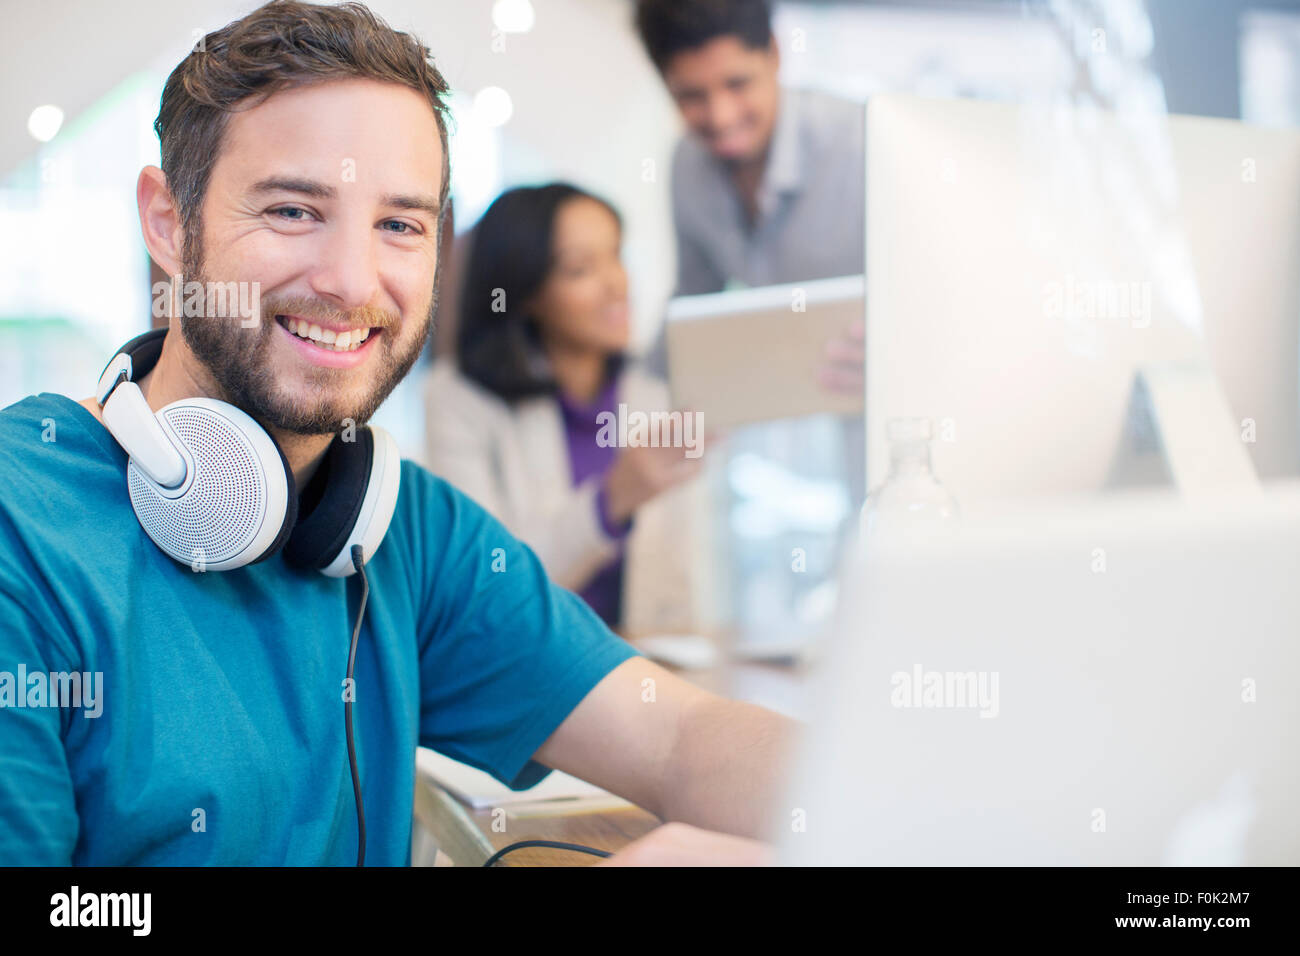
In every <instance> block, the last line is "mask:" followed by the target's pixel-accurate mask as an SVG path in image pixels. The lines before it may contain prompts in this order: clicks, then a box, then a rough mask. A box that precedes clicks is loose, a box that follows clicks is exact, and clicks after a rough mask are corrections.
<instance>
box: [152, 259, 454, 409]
mask: <svg viewBox="0 0 1300 956" xmlns="http://www.w3.org/2000/svg"><path fill="white" fill-rule="evenodd" d="M191 281H196V282H199V283H201V284H202V287H203V288H204V289H205V290H206V289H207V288H209V286H208V278H207V276H205V275H203V273H202V259H201V256H200V257H198V259H197V263H191V264H188V265H187V266H186V275H185V277H184V282H185V284H186V285H188V284H189V283H190V282H191ZM177 294H178V296H179V290H178V292H177ZM437 298H438V293H437V285H436V281H435V285H434V292H433V296H432V298H431V300H430V303H429V309H428V311H427V312H426V314H425V316H424V320H423V321H424V328H423V330H422V332H421V334H420V335H418V336H415V337H413V338H412V341H411V342H410V344H409V345H408V346H406V347H405V348H404V349H403V350H402V351H401V352H400V353H397V352H395V351H394V341H393V339H394V337H395V335H396V332H397V329H398V328H399V327H400V325H401V316H400V315H398V314H397V313H395V312H390V311H386V310H382V309H374V308H369V307H366V308H362V309H352V310H349V311H343V310H339V309H335V308H332V307H331V306H329V305H328V304H327V303H325V302H323V301H321V300H320V299H313V298H303V297H284V296H268V297H265V298H263V299H262V300H261V304H260V313H259V314H260V324H259V325H258V326H257V327H255V328H244V327H243V326H242V325H241V321H240V317H239V316H238V315H235V316H226V317H220V316H214V317H194V318H182V320H181V334H182V335H183V336H184V338H185V343H186V344H187V345H188V346H189V347H190V351H191V352H193V353H194V355H195V357H196V358H198V360H199V361H200V362H202V363H203V365H204V366H205V367H206V368H207V370H208V371H209V372H210V373H211V374H212V377H213V378H214V379H215V380H216V383H217V385H218V386H219V387H220V389H221V390H222V392H223V393H224V399H225V401H227V402H230V403H231V404H232V405H235V406H236V407H238V408H241V409H243V410H244V411H245V412H247V413H248V414H249V415H251V416H252V417H253V418H255V419H256V420H257V421H259V422H260V423H261V424H262V425H263V426H265V427H270V428H275V429H279V430H282V431H286V432H292V433H295V434H300V435H328V434H338V433H339V432H341V431H342V430H343V429H344V428H345V427H347V426H348V425H349V424H351V425H355V426H360V425H364V424H366V422H368V421H369V420H370V419H371V417H372V416H373V415H374V414H375V412H376V411H377V410H378V409H379V406H380V405H382V404H383V403H384V400H385V399H386V398H388V396H389V395H390V394H391V393H392V391H393V389H394V388H396V387H397V383H398V382H400V381H401V380H402V379H403V378H405V377H406V375H407V373H408V372H410V370H411V368H412V367H413V366H414V365H415V363H416V361H417V360H418V359H419V357H420V353H421V352H422V351H423V350H424V346H425V343H426V342H427V341H428V338H429V333H430V331H431V329H432V326H433V314H434V309H435V307H436V304H437ZM182 301H183V297H182ZM232 311H233V310H232ZM182 315H183V313H182ZM277 315H299V316H304V317H307V318H318V319H320V318H324V319H327V320H331V321H334V322H347V323H349V324H351V325H353V326H361V325H364V326H371V327H378V328H381V329H383V332H382V333H375V332H372V333H371V335H375V334H379V341H378V342H375V343H374V345H373V346H372V348H378V349H379V350H380V354H379V356H378V361H379V368H378V369H377V370H376V371H375V372H374V373H373V378H372V384H371V387H370V388H369V390H368V391H366V392H365V393H364V394H363V395H362V396H361V397H359V398H357V399H352V398H348V399H343V398H340V397H339V389H340V386H341V385H342V383H344V382H347V381H349V379H350V378H351V377H353V376H355V374H356V373H355V372H354V371H353V370H350V369H339V368H326V367H320V366H317V367H314V368H308V369H307V370H306V372H305V375H304V381H305V382H306V385H307V390H306V392H305V394H294V393H292V392H286V391H284V390H282V389H281V388H280V387H279V384H278V383H277V381H276V377H275V370H274V369H273V368H272V366H271V362H270V356H271V349H272V339H273V337H274V336H276V335H277V334H279V333H278V332H277V329H276V326H277V325H278V324H279V323H278V322H276V316H277ZM370 361H371V362H374V361H375V359H374V358H372V359H370Z"/></svg>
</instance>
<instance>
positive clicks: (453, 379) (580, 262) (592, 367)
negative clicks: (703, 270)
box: [425, 183, 709, 635]
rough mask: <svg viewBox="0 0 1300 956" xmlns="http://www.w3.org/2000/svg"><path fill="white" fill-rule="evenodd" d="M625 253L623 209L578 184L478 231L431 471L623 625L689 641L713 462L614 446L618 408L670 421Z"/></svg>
mask: <svg viewBox="0 0 1300 956" xmlns="http://www.w3.org/2000/svg"><path fill="white" fill-rule="evenodd" d="M621 240H622V224H621V221H620V219H619V216H618V214H617V213H616V212H615V211H614V209H613V208H612V207H611V206H610V205H609V204H608V203H607V202H605V201H604V200H601V199H598V198H596V197H595V196H592V195H591V194H589V193H587V192H584V191H583V190H580V189H578V188H576V187H574V186H571V185H568V184H566V183H553V184H550V185H546V186H538V187H526V188H518V189H512V190H509V191H508V192H505V193H503V194H502V195H501V196H500V197H498V198H497V200H496V201H495V202H494V203H493V204H492V205H491V207H490V208H489V209H488V211H487V212H486V213H484V215H483V218H482V219H481V220H480V221H479V223H478V225H477V226H476V227H475V230H474V239H473V243H472V245H471V248H470V252H469V261H468V262H467V264H466V267H465V273H464V277H463V281H462V285H461V288H460V303H459V304H460V328H459V330H458V332H457V336H456V346H457V347H456V363H455V365H454V366H453V365H452V363H450V362H448V361H447V360H446V358H442V359H439V360H437V361H436V362H435V363H434V366H433V370H432V371H431V373H430V375H429V378H428V380H427V383H426V391H425V397H426V402H427V423H428V425H427V428H428V431H427V436H428V443H427V448H426V455H427V461H428V464H429V467H430V468H431V469H432V470H433V471H434V472H435V473H436V474H438V475H441V476H442V477H443V478H445V479H447V480H448V481H450V482H451V483H452V484H453V485H456V486H457V487H458V488H460V489H461V490H462V491H464V492H465V493H466V494H468V495H469V496H470V497H472V498H474V499H475V500H476V501H477V502H478V503H479V504H481V505H482V506H483V507H484V508H486V509H487V510H488V511H489V512H491V513H492V514H493V515H494V516H495V517H496V518H498V519H499V520H500V521H501V522H502V523H503V524H504V525H505V526H506V527H507V528H508V529H509V530H510V531H511V532H512V533H513V534H515V535H516V536H517V537H519V538H520V539H521V540H523V541H524V542H525V543H526V544H528V545H529V546H530V547H532V549H533V550H534V551H535V552H536V553H537V555H538V557H539V558H540V559H541V561H542V563H543V565H544V566H545V567H546V570H547V573H548V574H549V575H550V577H551V578H552V579H553V580H555V581H556V582H557V583H558V584H560V585H561V586H563V587H567V588H571V589H572V590H575V591H577V592H578V593H579V594H581V596H582V597H583V598H584V599H585V600H586V601H587V603H588V604H589V605H591V607H592V609H593V610H595V611H596V613H597V614H599V615H600V616H601V618H603V619H604V620H605V622H606V623H608V624H609V625H610V626H611V627H615V628H617V629H619V630H621V631H622V632H623V633H624V634H638V635H643V634H645V633H647V632H654V631H668V632H671V631H679V632H680V631H687V630H692V629H694V628H696V627H697V626H698V625H699V623H700V616H701V614H702V613H703V612H702V611H701V610H700V607H699V605H700V596H701V590H702V588H701V580H700V578H701V574H702V573H703V571H704V570H705V569H706V566H707V560H708V551H709V549H708V545H707V540H706V539H707V523H708V516H707V510H706V508H705V506H704V504H703V502H702V500H701V496H700V491H702V489H700V488H699V487H698V486H699V485H700V484H701V483H700V482H694V483H689V484H687V482H688V479H690V478H692V477H694V476H695V475H696V473H697V472H698V470H699V467H700V458H699V457H690V456H688V455H687V454H686V451H687V450H688V449H685V448H682V447H658V448H656V447H625V448H619V447H616V446H614V445H612V444H610V443H609V442H608V441H603V440H601V438H602V430H601V425H602V418H601V413H602V412H609V413H611V414H613V415H614V416H617V415H618V412H619V405H620V403H622V404H625V405H626V406H627V407H628V409H629V410H635V409H640V410H643V411H645V412H650V411H659V412H667V411H670V410H671V406H670V404H669V397H668V392H667V389H666V388H665V387H664V385H663V383H662V382H660V381H658V380H656V379H653V378H651V377H649V376H648V375H646V374H644V373H642V372H640V371H638V370H637V369H636V368H635V367H634V366H632V365H631V364H630V363H629V362H628V360H627V359H626V357H625V354H624V353H625V350H626V348H627V344H628V335H629V314H628V297H627V273H626V271H625V270H624V268H623V263H622V259H621V256H620V245H621ZM609 434H610V429H609V428H608V427H607V428H606V429H605V432H604V436H605V437H607V436H608V435H609ZM614 434H615V435H616V434H617V430H616V429H615V430H614ZM696 440H697V441H702V436H696ZM693 454H694V453H693ZM691 485H694V486H696V487H695V488H693V489H692V488H691Z"/></svg>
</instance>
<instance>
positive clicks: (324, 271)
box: [311, 223, 379, 309]
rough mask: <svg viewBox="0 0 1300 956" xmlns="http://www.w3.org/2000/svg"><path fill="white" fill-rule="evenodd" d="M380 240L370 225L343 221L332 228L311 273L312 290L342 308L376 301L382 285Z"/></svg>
mask: <svg viewBox="0 0 1300 956" xmlns="http://www.w3.org/2000/svg"><path fill="white" fill-rule="evenodd" d="M377 241H378V236H377V235H376V233H375V230H374V229H372V228H370V227H369V225H364V226H362V225H345V224H343V223H339V224H338V225H337V226H336V228H334V229H332V230H329V231H328V232H327V233H326V235H325V236H324V237H323V239H322V245H321V247H320V250H319V254H320V258H319V262H318V264H317V268H316V269H315V271H314V272H313V274H312V277H311V287H312V291H313V292H315V293H316V294H317V295H319V296H321V297H322V298H324V299H328V300H330V301H331V302H332V303H333V304H334V305H335V306H337V307H338V308H340V309H359V308H361V307H363V306H365V305H368V304H369V303H370V302H372V301H373V300H374V297H375V292H376V289H377V288H378V285H379V270H378V266H377V265H376V260H375V254H376V249H375V245H376V243H377Z"/></svg>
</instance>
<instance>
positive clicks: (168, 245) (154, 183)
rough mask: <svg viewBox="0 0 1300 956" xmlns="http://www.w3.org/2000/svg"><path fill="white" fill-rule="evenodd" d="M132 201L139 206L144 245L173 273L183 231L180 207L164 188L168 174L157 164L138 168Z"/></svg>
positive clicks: (181, 253)
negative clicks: (138, 175) (133, 199)
mask: <svg viewBox="0 0 1300 956" xmlns="http://www.w3.org/2000/svg"><path fill="white" fill-rule="evenodd" d="M135 201H136V205H137V206H138V207H139V209H140V232H141V233H142V234H143V236H144V244H145V248H147V249H148V250H149V255H150V257H151V258H152V259H153V261H154V262H156V263H158V267H159V268H160V269H162V270H163V271H164V272H166V273H167V275H169V276H174V275H176V273H178V272H180V271H181V263H182V261H183V259H184V249H185V245H184V244H185V233H184V230H183V228H182V227H181V214H180V209H178V208H177V206H176V202H175V200H174V199H173V198H172V194H171V190H169V189H168V188H167V177H166V176H165V175H164V174H163V171H162V170H161V169H159V168H158V167H157V166H146V167H145V168H144V169H142V170H140V178H139V179H138V180H137V181H136V184H135Z"/></svg>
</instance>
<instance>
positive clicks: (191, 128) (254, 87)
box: [153, 0, 451, 263]
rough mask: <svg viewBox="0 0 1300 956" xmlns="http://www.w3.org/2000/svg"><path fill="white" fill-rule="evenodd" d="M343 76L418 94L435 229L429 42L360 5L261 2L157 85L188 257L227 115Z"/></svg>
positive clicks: (435, 86) (437, 104) (160, 130)
mask: <svg viewBox="0 0 1300 956" xmlns="http://www.w3.org/2000/svg"><path fill="white" fill-rule="evenodd" d="M344 78H366V79H374V80H382V81H387V82H391V83H398V84H401V85H402V86H406V87H409V88H410V89H413V90H415V91H416V92H417V93H420V94H422V95H424V96H425V97H426V98H427V99H428V101H429V106H430V107H431V108H432V109H433V115H434V120H435V122H436V123H437V125H438V138H439V139H440V140H441V142H442V187H441V192H440V194H439V197H438V200H439V207H440V219H439V223H438V226H439V229H438V233H439V235H441V232H442V229H441V226H442V222H441V215H443V214H445V213H446V209H447V195H448V190H449V188H450V174H451V165H450V158H449V157H448V155H447V124H446V122H445V114H446V112H447V106H446V104H445V103H444V102H443V99H442V97H443V96H444V95H445V94H446V93H447V92H448V86H447V81H446V80H444V79H443V77H442V74H441V73H440V72H438V69H437V67H435V66H434V65H433V63H432V62H431V60H430V55H429V48H428V47H426V46H425V45H424V44H422V43H421V42H420V41H419V40H418V39H416V38H415V37H413V36H411V35H410V34H408V33H399V32H397V31H396V30H394V29H392V28H391V27H390V26H388V24H386V23H384V21H383V20H381V19H379V18H378V17H376V16H375V15H374V14H373V13H371V12H370V10H369V9H367V8H366V7H365V6H363V5H362V4H360V3H342V4H339V5H338V6H319V5H317V4H311V3H300V2H298V0H271V2H269V3H267V4H265V5H263V6H261V7H258V8H257V9H256V10H254V11H253V12H252V13H250V14H248V15H247V16H246V17H243V18H242V19H239V20H235V21H234V22H233V23H228V24H226V25H225V26H224V27H222V28H221V29H220V30H216V31H214V32H213V33H209V34H208V35H207V36H205V37H204V38H203V40H202V42H201V43H199V44H197V45H196V48H195V49H194V50H193V51H191V52H190V54H189V55H188V56H186V57H185V59H184V60H182V61H181V62H180V64H179V65H178V66H177V67H176V69H174V70H172V73H171V76H169V77H168V78H167V83H166V85H165V86H164V87H163V93H162V101H161V103H160V104H159V108H158V118H157V119H156V120H154V124H153V128H154V132H156V133H157V134H158V141H159V143H160V144H161V148H162V171H163V174H164V175H165V176H166V177H167V186H168V188H169V189H170V190H171V194H172V198H173V199H174V200H175V202H176V204H177V207H178V208H179V210H180V214H181V225H182V227H183V228H184V231H185V258H186V260H187V261H188V262H191V263H192V262H195V261H196V257H195V258H192V257H191V253H197V250H198V249H199V248H200V244H201V235H200V234H201V231H202V216H201V212H202V207H203V197H204V195H205V194H206V192H207V188H208V181H209V179H210V178H211V176H212V168H213V166H214V165H215V164H216V161H217V156H218V153H219V152H220V148H221V140H222V137H223V135H224V133H225V128H226V120H227V118H228V116H229V114H230V113H232V112H236V111H237V110H238V109H242V108H247V107H251V106H256V105H257V104H259V103H261V102H263V101H265V100H266V98H267V97H269V96H270V95H271V94H272V93H276V92H278V91H280V90H285V89H289V88H291V87H295V86H301V85H304V84H307V83H313V82H318V81H321V80H327V79H344ZM250 98H253V99H252V102H250V103H247V104H246V102H245V101H248V100H249V99H250Z"/></svg>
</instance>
